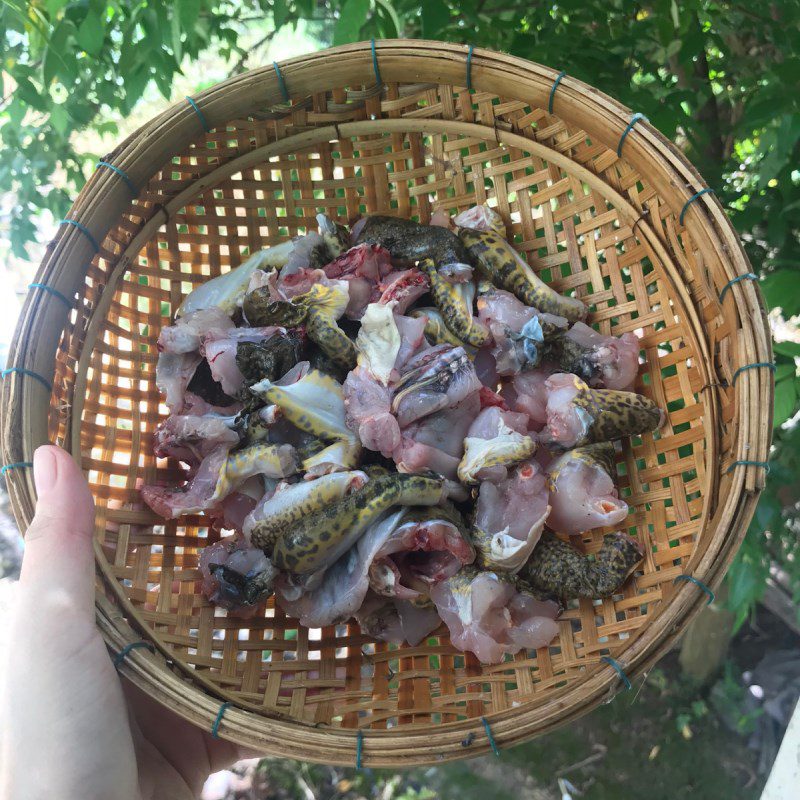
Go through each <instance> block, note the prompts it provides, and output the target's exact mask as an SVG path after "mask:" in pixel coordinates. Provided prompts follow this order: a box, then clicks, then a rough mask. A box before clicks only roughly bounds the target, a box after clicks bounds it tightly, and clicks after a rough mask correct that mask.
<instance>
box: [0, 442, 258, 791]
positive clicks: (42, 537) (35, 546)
mask: <svg viewBox="0 0 800 800" xmlns="http://www.w3.org/2000/svg"><path fill="white" fill-rule="evenodd" d="M34 479H35V482H36V489H37V495H38V501H37V505H36V515H35V517H34V520H33V522H32V523H31V525H30V527H29V528H28V531H27V533H26V536H25V555H24V558H23V562H22V574H21V576H20V582H19V586H18V590H17V594H16V600H17V602H16V607H15V612H14V617H13V621H12V626H11V630H10V632H9V636H8V641H9V642H10V643H11V646H10V647H8V648H6V649H7V653H6V655H5V660H6V664H5V665H4V669H3V675H2V685H1V686H0V719H2V720H3V725H2V734H1V735H2V740H1V741H0V798H2V800H17V798H25V800H40V798H42V799H44V798H47V799H48V800H52V798H59V800H73V799H74V800H79V799H80V800H95V798H96V799H97V800H161V799H162V798H164V800H166V799H167V798H169V800H184V799H185V800H196V798H198V797H199V795H200V791H201V789H202V786H203V782H204V781H205V779H206V778H207V777H208V775H209V774H210V773H211V772H215V771H217V770H220V769H223V768H224V767H226V766H228V765H230V764H231V763H233V762H234V761H236V760H237V759H238V758H242V757H244V754H243V753H242V752H241V751H240V750H238V749H237V748H236V747H235V746H234V745H232V744H230V743H228V742H225V741H223V740H221V739H213V738H212V737H211V735H210V734H209V733H207V732H204V731H201V730H200V729H199V728H196V727H194V726H193V725H191V724H190V723H188V722H186V721H184V720H183V719H181V718H180V717H178V716H177V715H176V714H173V713H172V712H171V711H169V710H167V709H166V708H164V707H163V706H161V705H160V704H158V703H156V702H155V701H154V700H151V699H150V698H149V697H147V696H146V695H145V694H144V693H143V692H142V691H140V690H139V689H137V688H136V687H135V686H133V685H132V684H130V683H129V682H128V681H126V680H124V679H121V678H120V676H119V675H118V673H117V672H116V670H115V669H114V666H113V664H112V657H111V655H110V653H109V651H108V649H107V648H106V646H105V644H104V643H103V640H102V638H101V636H100V633H99V631H98V629H97V627H96V626H95V622H94V555H93V549H92V536H93V532H94V502H93V500H92V496H91V493H90V491H89V487H88V485H87V483H86V480H85V478H84V476H83V474H82V473H81V471H80V469H79V468H78V466H77V465H76V464H75V462H74V461H73V460H72V458H71V457H70V456H69V455H68V454H67V453H65V452H64V451H63V450H61V449H60V448H58V447H53V446H49V445H48V446H44V447H40V448H39V449H38V450H37V451H36V453H35V454H34ZM247 755H251V754H247Z"/></svg>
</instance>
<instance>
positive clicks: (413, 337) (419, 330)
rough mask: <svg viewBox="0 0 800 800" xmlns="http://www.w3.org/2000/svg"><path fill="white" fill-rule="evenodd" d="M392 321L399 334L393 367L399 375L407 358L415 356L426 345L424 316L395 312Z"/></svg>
mask: <svg viewBox="0 0 800 800" xmlns="http://www.w3.org/2000/svg"><path fill="white" fill-rule="evenodd" d="M394 321H395V324H396V325H397V331H398V333H399V334H400V350H399V351H398V353H397V358H396V359H395V362H394V369H395V370H396V372H397V375H398V377H399V375H400V372H401V371H402V369H403V367H404V366H405V365H406V364H407V363H408V361H409V359H411V358H412V357H413V356H415V355H416V354H417V353H418V352H419V351H420V349H423V348H424V347H427V342H426V340H425V318H424V317H404V316H403V315H402V314H395V315H394Z"/></svg>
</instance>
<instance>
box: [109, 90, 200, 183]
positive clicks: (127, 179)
mask: <svg viewBox="0 0 800 800" xmlns="http://www.w3.org/2000/svg"><path fill="white" fill-rule="evenodd" d="M187 99H188V98H187ZM96 166H97V167H98V168H99V167H106V169H110V170H111V171H112V172H116V173H117V175H119V176H120V178H122V180H123V181H125V183H126V184H127V186H128V189H129V190H130V193H131V194H132V195H133V196H134V197H136V196H138V194H139V190H138V189H137V188H136V184H135V183H134V182H133V181H132V180H131V179H130V177H128V174H127V173H125V172H123V171H122V170H121V169H120V168H119V167H115V166H114V165H113V164H109V163H108V161H98V162H97V165H96Z"/></svg>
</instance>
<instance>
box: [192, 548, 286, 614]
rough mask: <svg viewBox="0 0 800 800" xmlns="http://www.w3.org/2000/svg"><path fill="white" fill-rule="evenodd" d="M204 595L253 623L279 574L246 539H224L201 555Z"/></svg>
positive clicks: (261, 552)
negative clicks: (252, 618) (252, 619)
mask: <svg viewBox="0 0 800 800" xmlns="http://www.w3.org/2000/svg"><path fill="white" fill-rule="evenodd" d="M199 567H200V574H201V576H202V584H201V587H200V588H201V591H202V593H203V595H204V596H205V597H206V598H207V599H208V600H209V601H210V602H212V603H214V605H216V606H219V607H220V608H225V609H227V610H228V611H229V612H230V615H231V616H235V617H238V618H240V619H249V618H250V617H252V616H253V615H254V614H255V613H256V612H257V611H258V608H259V606H260V605H261V604H262V603H263V602H264V601H265V600H266V599H267V597H268V596H269V594H270V593H271V587H272V583H273V582H274V580H275V578H276V576H277V574H278V571H277V569H275V567H274V566H273V565H272V563H271V562H270V560H269V559H268V558H267V557H266V555H264V553H263V551H261V550H259V549H258V548H256V547H251V546H250V545H249V544H247V542H246V541H245V540H244V539H241V538H239V537H231V538H227V539H221V540H220V541H218V542H215V543H214V544H212V545H209V546H208V547H204V548H203V549H202V550H201V551H200V564H199Z"/></svg>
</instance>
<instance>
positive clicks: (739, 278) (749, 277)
mask: <svg viewBox="0 0 800 800" xmlns="http://www.w3.org/2000/svg"><path fill="white" fill-rule="evenodd" d="M757 280H758V275H756V274H755V273H754V272H745V274H744V275H737V276H736V277H735V278H731V279H730V280H729V281H728V282H727V283H726V284H725V285H724V286H723V287H722V291H721V292H720V293H719V301H720V303H721V302H722V301H723V300H724V299H725V293H726V292H727V291H728V289H730V288H731V286H733V284H734V283H739V281H757Z"/></svg>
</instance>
